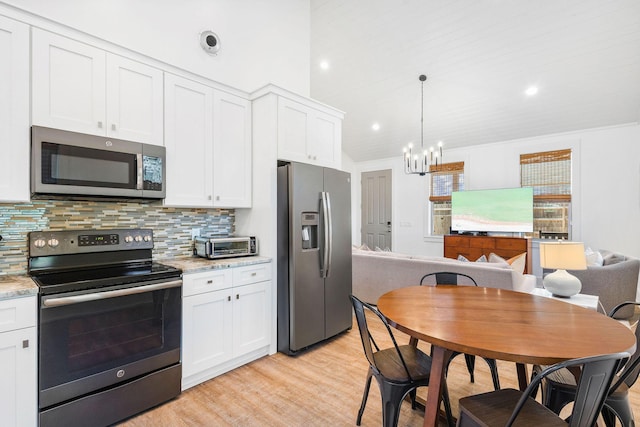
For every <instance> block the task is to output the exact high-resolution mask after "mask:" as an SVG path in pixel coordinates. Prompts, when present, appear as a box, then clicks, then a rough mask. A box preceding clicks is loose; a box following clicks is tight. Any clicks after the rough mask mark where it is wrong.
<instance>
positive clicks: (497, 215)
mask: <svg viewBox="0 0 640 427" xmlns="http://www.w3.org/2000/svg"><path fill="white" fill-rule="evenodd" d="M451 230H452V231H466V232H512V233H527V232H532V231H533V189H532V188H503V189H497V190H472V191H454V192H453V193H451Z"/></svg>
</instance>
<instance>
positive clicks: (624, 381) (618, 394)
mask: <svg viewBox="0 0 640 427" xmlns="http://www.w3.org/2000/svg"><path fill="white" fill-rule="evenodd" d="M629 305H640V303H639V302H635V301H626V302H623V303H620V304H618V305H617V306H615V307H614V308H613V309H612V310H611V311H610V312H609V314H608V315H609V317H614V316H615V314H616V312H617V311H618V310H620V309H622V308H624V307H627V306H629ZM639 326H640V325H639ZM635 335H636V351H635V353H634V354H633V356H631V358H630V359H629V361H628V362H627V364H626V365H625V366H624V367H623V368H622V370H621V371H620V372H619V373H618V374H617V375H616V376H615V378H614V381H613V384H612V385H611V387H610V389H609V392H608V394H607V396H606V399H605V401H604V406H603V408H602V418H603V420H604V422H605V424H606V426H607V427H613V426H614V425H615V423H616V419H618V420H620V423H621V424H622V426H623V427H629V426H634V425H635V420H634V417H633V411H632V409H631V403H630V402H629V389H630V388H631V387H632V386H633V385H634V384H635V382H636V380H637V379H638V375H639V374H640V327H636V330H635ZM542 369H543V367H541V366H538V365H535V366H534V367H533V370H532V375H534V376H535V375H538V374H539V373H540V372H541V371H542ZM575 397H576V382H575V378H574V377H573V375H572V374H571V373H570V372H567V371H565V370H562V371H558V372H556V373H554V374H552V375H550V376H548V377H547V378H546V379H545V380H544V381H542V402H543V403H544V405H545V406H546V407H548V408H549V409H551V410H552V411H553V412H555V413H556V414H559V413H560V411H561V410H562V408H564V407H565V406H566V405H567V404H568V403H570V402H573V401H574V399H575Z"/></svg>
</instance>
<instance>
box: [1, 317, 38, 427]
mask: <svg viewBox="0 0 640 427" xmlns="http://www.w3.org/2000/svg"><path fill="white" fill-rule="evenodd" d="M36 343H37V341H36V328H35V327H30V328H24V329H18V330H14V331H9V332H3V333H0V384H2V387H0V414H2V425H3V426H35V425H37V419H36V414H37V413H38V407H37V403H36V402H37V400H36V398H37V382H36V354H37V353H36V345H37V344H36Z"/></svg>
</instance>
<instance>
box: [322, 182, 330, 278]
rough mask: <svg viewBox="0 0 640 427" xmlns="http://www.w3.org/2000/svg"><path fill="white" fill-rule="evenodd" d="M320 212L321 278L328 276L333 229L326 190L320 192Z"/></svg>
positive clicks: (328, 196)
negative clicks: (321, 238) (322, 245)
mask: <svg viewBox="0 0 640 427" xmlns="http://www.w3.org/2000/svg"><path fill="white" fill-rule="evenodd" d="M321 194H322V214H323V216H324V248H323V249H324V251H323V256H322V258H323V259H322V278H323V279H326V278H327V277H329V272H330V270H331V253H332V251H333V247H332V246H333V230H332V226H331V197H330V195H329V193H328V192H326V191H323V192H322V193H321Z"/></svg>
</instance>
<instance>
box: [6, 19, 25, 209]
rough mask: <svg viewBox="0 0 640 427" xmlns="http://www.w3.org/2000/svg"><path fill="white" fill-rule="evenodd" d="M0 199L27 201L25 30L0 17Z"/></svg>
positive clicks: (17, 24)
mask: <svg viewBox="0 0 640 427" xmlns="http://www.w3.org/2000/svg"><path fill="white" fill-rule="evenodd" d="M0 57H1V58H2V60H0V153H2V159H3V162H2V165H1V166H0V200H2V201H28V200H29V197H30V193H29V140H30V136H29V27H28V26H27V25H26V24H22V23H20V22H16V21H13V20H11V19H8V18H5V17H2V16H0Z"/></svg>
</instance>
